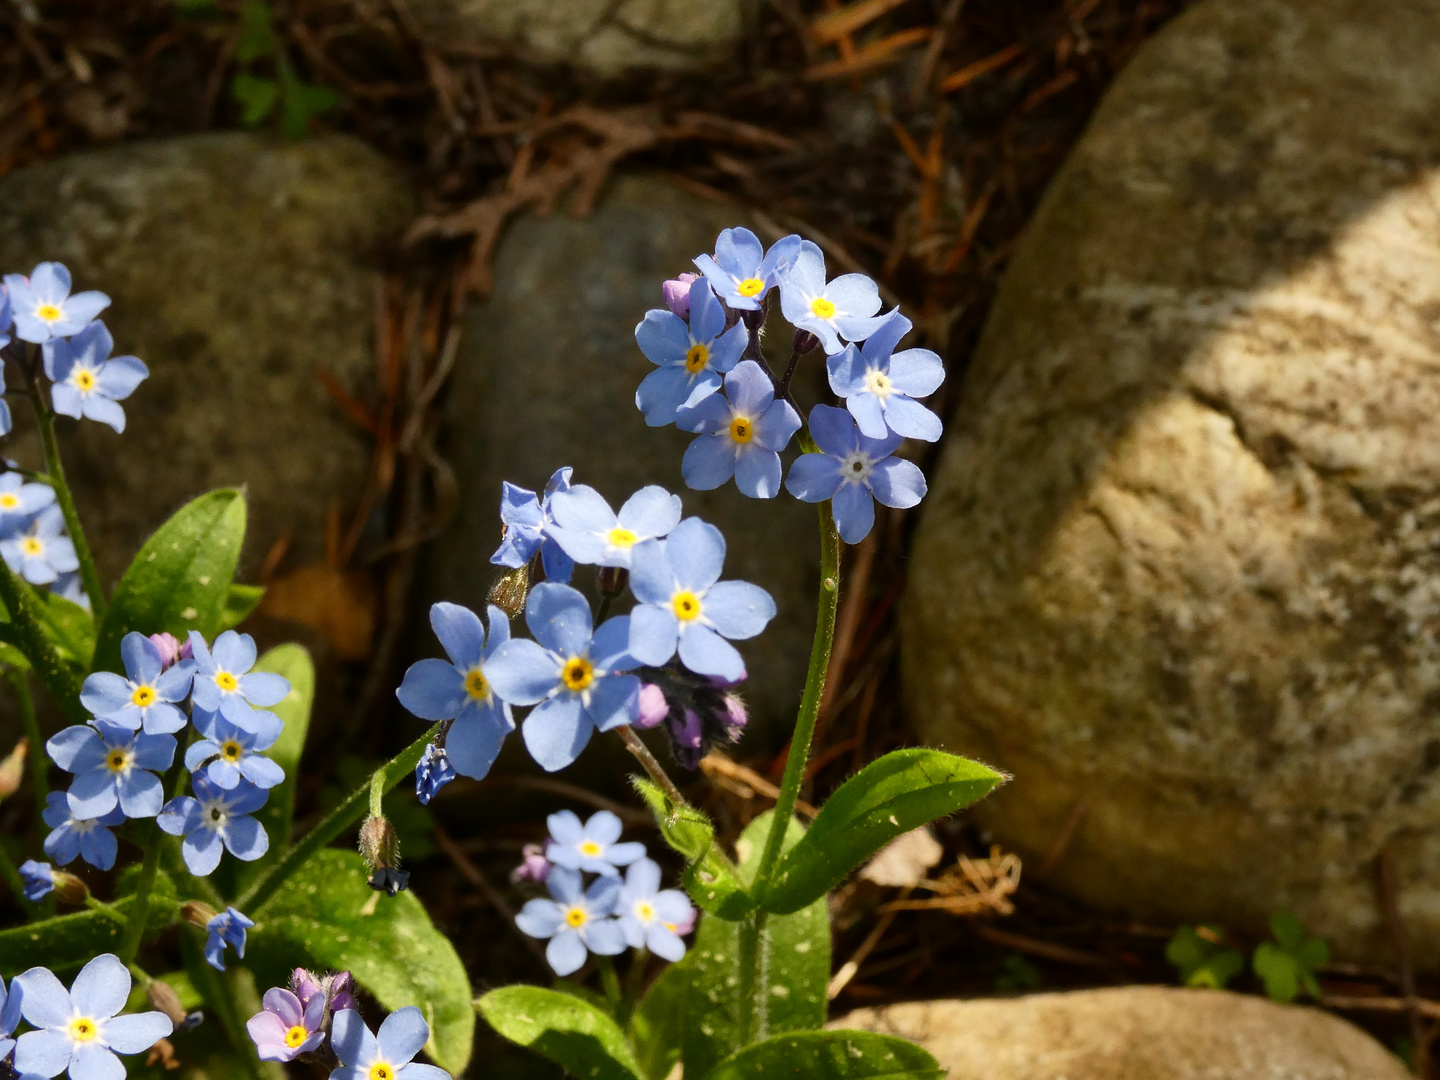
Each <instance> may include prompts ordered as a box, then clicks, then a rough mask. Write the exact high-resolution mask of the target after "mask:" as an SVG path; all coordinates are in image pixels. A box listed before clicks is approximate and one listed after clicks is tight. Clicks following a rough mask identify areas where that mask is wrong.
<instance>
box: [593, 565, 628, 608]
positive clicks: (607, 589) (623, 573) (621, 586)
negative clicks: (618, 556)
mask: <svg viewBox="0 0 1440 1080" xmlns="http://www.w3.org/2000/svg"><path fill="white" fill-rule="evenodd" d="M596 583H597V584H598V585H599V586H600V595H601V596H608V597H610V599H612V600H613V599H615V597H617V596H619V595H620V594H621V593H623V592H624V591H625V586H626V585H628V584H630V571H629V570H626V569H625V567H623V566H602V567H601V568H600V573H599V574H597V575H596Z"/></svg>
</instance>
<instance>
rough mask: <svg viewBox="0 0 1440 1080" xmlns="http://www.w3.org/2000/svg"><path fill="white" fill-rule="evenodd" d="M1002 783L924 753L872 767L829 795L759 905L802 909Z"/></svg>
mask: <svg viewBox="0 0 1440 1080" xmlns="http://www.w3.org/2000/svg"><path fill="white" fill-rule="evenodd" d="M1004 779H1005V777H1004V776H1003V775H1002V774H1000V773H998V772H996V771H995V770H994V769H990V768H987V767H986V766H984V765H981V764H979V763H977V762H974V761H969V760H967V759H966V758H962V757H956V756H955V755H954V754H946V753H944V752H942V751H940V750H928V749H924V748H920V747H917V748H914V749H909V750H896V751H894V752H893V753H890V754H886V755H885V756H884V757H882V758H880V759H879V760H877V761H872V762H871V763H870V764H869V765H867V766H865V768H863V769H861V770H860V771H859V772H858V773H856V774H855V775H854V776H852V777H851V778H850V779H849V780H847V781H846V782H845V783H844V784H842V785H841V786H840V789H839V790H838V791H836V792H835V794H834V795H832V796H830V798H829V800H828V801H827V802H826V803H825V805H824V806H822V807H821V808H820V813H819V814H817V815H816V817H815V820H814V821H813V822H811V824H810V829H809V831H808V832H807V833H806V834H805V839H803V840H802V841H800V843H798V844H796V845H795V847H794V848H793V849H791V850H790V851H789V852H787V853H786V855H785V856H784V857H783V858H782V859H781V860H780V864H779V865H778V866H777V867H776V869H775V876H774V879H773V880H772V881H771V883H770V888H769V889H768V890H767V891H766V895H765V896H763V897H760V898H759V899H760V903H761V906H762V907H764V908H765V910H767V911H775V912H780V913H781V914H786V913H789V912H791V911H798V910H800V909H801V908H802V907H804V906H805V905H806V904H809V903H813V902H814V901H815V900H816V899H818V898H819V897H822V896H824V895H825V894H826V893H827V892H829V891H830V890H831V889H832V888H834V887H835V886H836V885H838V884H839V883H840V881H841V880H842V879H843V878H844V877H845V875H846V874H848V873H849V872H850V871H851V870H853V869H855V867H857V866H859V865H860V864H861V863H862V862H864V861H865V860H866V859H868V858H869V857H870V856H871V855H873V854H875V852H877V851H879V850H880V849H881V848H882V847H884V846H885V845H886V844H888V843H889V842H890V841H891V840H894V839H895V838H896V837H897V836H900V835H901V834H902V833H907V832H909V831H910V830H911V829H917V828H919V827H920V826H921V825H924V824H925V823H926V822H928V821H934V820H935V819H936V818H940V817H944V816H945V815H947V814H953V813H955V811H957V810H963V809H964V808H965V807H967V806H969V805H970V804H971V803H973V802H975V801H976V800H977V799H980V798H983V797H984V796H985V795H988V794H989V793H990V792H991V791H992V790H994V788H995V787H996V786H997V785H998V784H1000V783H1001V782H1002V781H1003V780H1004Z"/></svg>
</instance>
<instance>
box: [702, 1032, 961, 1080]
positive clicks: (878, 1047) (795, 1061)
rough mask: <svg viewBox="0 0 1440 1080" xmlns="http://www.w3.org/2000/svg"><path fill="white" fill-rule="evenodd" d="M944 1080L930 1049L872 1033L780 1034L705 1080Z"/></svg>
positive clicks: (739, 1054) (742, 1052) (737, 1055)
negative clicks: (784, 1079) (778, 1079)
mask: <svg viewBox="0 0 1440 1080" xmlns="http://www.w3.org/2000/svg"><path fill="white" fill-rule="evenodd" d="M781 1076H783V1077H786V1078H787V1080H943V1077H944V1076H945V1070H944V1069H942V1068H940V1064H939V1062H937V1061H936V1060H935V1059H934V1058H933V1057H931V1056H930V1054H929V1053H927V1052H926V1051H925V1050H922V1049H921V1048H920V1047H918V1046H916V1045H915V1044H914V1043H912V1042H906V1041H905V1040H904V1039H897V1038H895V1037H894V1036H893V1035H876V1034H875V1033H874V1032H869V1031H806V1032H802V1033H800V1034H795V1035H779V1036H776V1037H774V1038H770V1039H766V1040H765V1041H763V1042H758V1043H755V1044H754V1045H752V1046H747V1047H745V1049H743V1050H740V1051H737V1052H736V1053H735V1054H732V1055H731V1056H730V1057H728V1058H726V1059H725V1060H724V1061H722V1062H721V1063H720V1064H719V1065H717V1066H716V1067H715V1069H714V1071H713V1072H711V1073H710V1074H709V1075H708V1076H707V1077H706V1078H705V1080H774V1078H776V1077H781Z"/></svg>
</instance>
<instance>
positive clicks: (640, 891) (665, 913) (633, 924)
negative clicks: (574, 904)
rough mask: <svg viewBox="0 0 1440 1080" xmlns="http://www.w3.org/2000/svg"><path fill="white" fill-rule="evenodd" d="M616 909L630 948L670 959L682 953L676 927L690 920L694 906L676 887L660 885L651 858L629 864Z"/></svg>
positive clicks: (678, 957) (673, 959)
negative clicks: (661, 886) (642, 949)
mask: <svg viewBox="0 0 1440 1080" xmlns="http://www.w3.org/2000/svg"><path fill="white" fill-rule="evenodd" d="M615 911H616V914H617V915H619V917H620V929H621V930H622V931H623V932H624V934H625V942H626V944H628V945H629V946H630V947H631V948H632V949H641V948H644V949H649V950H650V951H651V952H653V953H654V954H655V955H656V956H659V957H662V958H663V959H666V960H669V961H671V962H672V963H673V962H674V961H676V960H679V959H680V958H681V957H683V956H684V955H685V942H683V941H681V940H680V934H679V933H678V931H679V930H680V929H681V928H683V927H686V926H690V925H692V924H693V922H694V919H695V909H694V908H692V907H691V906H690V901H689V900H688V899H686V897H685V894H684V893H683V892H681V891H680V890H679V889H662V888H660V867H659V865H658V864H657V863H656V862H655V861H654V860H653V859H637V860H636V861H635V862H633V863H631V864H630V869H628V870H627V871H625V884H624V886H623V887H622V888H621V889H620V899H619V901H618V902H617V904H616V907H615Z"/></svg>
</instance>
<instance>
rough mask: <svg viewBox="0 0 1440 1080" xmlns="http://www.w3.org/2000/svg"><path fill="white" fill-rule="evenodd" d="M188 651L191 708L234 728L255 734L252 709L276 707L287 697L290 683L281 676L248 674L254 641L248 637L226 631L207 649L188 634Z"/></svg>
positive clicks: (195, 634)
mask: <svg viewBox="0 0 1440 1080" xmlns="http://www.w3.org/2000/svg"><path fill="white" fill-rule="evenodd" d="M190 648H191V649H192V651H193V655H194V659H195V682H194V687H193V689H192V690H191V693H192V695H193V697H194V701H195V704H196V705H198V706H199V707H200V708H202V709H205V710H207V711H209V712H219V713H223V714H224V716H225V719H227V720H229V721H230V722H231V723H232V724H234V725H235V726H236V727H242V728H245V729H246V730H249V731H255V730H257V725H258V724H259V723H260V721H259V720H258V719H257V718H256V717H255V715H254V712H255V709H257V708H260V709H268V708H269V707H270V706H271V705H278V704H280V702H282V701H284V700H285V698H286V696H287V695H288V694H289V693H290V681H289V680H288V679H286V678H285V677H284V676H283V675H276V674H274V673H273V672H268V671H251V670H250V669H251V668H252V667H254V666H255V639H254V638H252V637H251V636H250V635H249V634H238V633H236V632H235V631H234V630H226V631H225V632H224V633H223V634H221V635H220V636H219V637H217V638H216V639H215V645H214V647H213V648H208V647H206V645H205V639H204V638H203V637H201V636H200V632H199V631H198V630H191V631H190Z"/></svg>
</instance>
